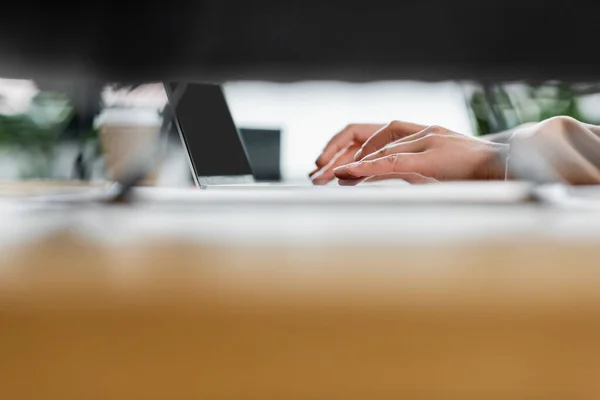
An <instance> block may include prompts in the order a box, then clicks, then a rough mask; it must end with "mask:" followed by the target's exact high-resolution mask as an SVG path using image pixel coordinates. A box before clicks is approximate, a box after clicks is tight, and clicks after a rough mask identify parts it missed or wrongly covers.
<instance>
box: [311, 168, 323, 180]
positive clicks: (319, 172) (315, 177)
mask: <svg viewBox="0 0 600 400" xmlns="http://www.w3.org/2000/svg"><path fill="white" fill-rule="evenodd" d="M321 175H323V171H322V170H320V171H317V172H315V174H314V175H313V176H311V177H310V178H311V179H312V180H313V181H314V180H315V179H318V178H319V177H320V176H321Z"/></svg>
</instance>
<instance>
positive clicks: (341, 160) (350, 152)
mask: <svg viewBox="0 0 600 400" xmlns="http://www.w3.org/2000/svg"><path fill="white" fill-rule="evenodd" d="M358 147H359V146H358V145H357V144H352V145H349V146H347V147H346V148H344V149H343V150H342V151H340V152H338V154H336V155H335V156H334V157H333V158H332V159H331V161H330V162H329V163H328V164H327V165H325V166H324V167H323V168H321V169H320V170H319V171H318V172H316V173H315V174H313V175H312V177H311V179H312V181H313V183H314V184H315V185H325V184H327V183H329V182H330V181H332V180H333V179H334V178H335V176H334V175H333V170H334V168H336V167H339V166H340V165H345V164H348V163H350V162H352V161H353V159H354V153H356V150H357V149H358Z"/></svg>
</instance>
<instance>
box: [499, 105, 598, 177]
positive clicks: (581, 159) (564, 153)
mask: <svg viewBox="0 0 600 400" xmlns="http://www.w3.org/2000/svg"><path fill="white" fill-rule="evenodd" d="M509 143H510V151H509V156H508V159H507V178H511V179H513V178H514V179H522V180H533V181H537V182H556V181H562V182H564V183H569V184H573V185H596V184H600V127H598V126H594V125H589V124H585V123H582V122H579V121H577V120H575V119H573V118H570V117H554V118H549V119H547V120H545V121H542V122H540V123H538V124H534V125H530V126H527V127H524V128H522V129H518V130H516V131H515V132H514V133H513V135H512V136H511V138H510V141H509Z"/></svg>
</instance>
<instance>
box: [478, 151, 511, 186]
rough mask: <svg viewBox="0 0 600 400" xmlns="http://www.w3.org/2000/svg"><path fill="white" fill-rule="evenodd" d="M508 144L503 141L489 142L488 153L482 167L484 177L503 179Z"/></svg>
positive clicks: (505, 175) (505, 176) (504, 176)
mask: <svg viewBox="0 0 600 400" xmlns="http://www.w3.org/2000/svg"><path fill="white" fill-rule="evenodd" d="M509 150H510V145H508V144H504V143H491V144H490V155H489V157H488V159H487V165H486V168H484V171H485V172H484V173H485V175H484V177H483V179H486V180H505V179H507V178H508V176H507V174H506V166H507V160H508V155H509Z"/></svg>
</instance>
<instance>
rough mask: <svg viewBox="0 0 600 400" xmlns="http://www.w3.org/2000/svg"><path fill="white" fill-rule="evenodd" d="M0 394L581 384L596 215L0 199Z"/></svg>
mask: <svg viewBox="0 0 600 400" xmlns="http://www.w3.org/2000/svg"><path fill="white" fill-rule="evenodd" d="M0 216H1V217H2V221H3V223H2V224H1V225H0V244H1V246H2V252H0V327H2V328H1V329H0V354H2V356H1V357H0V376H2V377H3V378H1V379H2V381H3V382H2V385H0V396H1V397H2V398H39V397H45V398H61V399H70V398H73V399H75V398H78V399H79V398H167V397H168V398H222V399H229V398H231V399H239V398H292V399H293V398H298V399H300V398H344V399H353V398H402V397H403V398H440V397H441V398H448V397H461V398H516V397H517V398H519V397H520V398H523V397H538V398H540V397H543V398H596V397H597V396H598V395H599V394H600V384H598V379H597V378H598V375H599V374H600V346H598V345H597V341H598V339H597V338H598V337H600V270H599V269H598V267H599V266H600V261H599V260H600V224H599V223H598V220H599V218H598V217H600V215H599V214H598V213H592V212H568V211H565V210H559V209H555V208H552V207H545V206H540V205H536V204H532V203H520V204H495V205H489V204H488V205H485V204H470V205H459V204H454V205H450V206H448V205H445V206H444V205H440V204H427V205H417V204H412V203H411V204H392V203H386V204H380V205H374V204H370V205H368V206H362V207H361V206H360V205H357V204H354V205H352V204H346V205H345V206H336V205H333V204H320V205H318V204H313V205H311V206H302V205H299V204H290V203H289V202H288V203H285V204H277V203H274V202H266V203H265V204H261V203H260V202H254V203H246V204H234V203H231V202H229V203H228V202H216V203H215V202H212V203H211V202H205V203H203V204H194V203H193V202H181V203H179V204H173V203H172V202H163V203H161V202H155V201H146V202H142V203H140V204H135V205H115V206H110V207H108V206H100V205H92V204H89V205H77V206H68V207H66V206H62V205H40V204H36V205H31V204H28V203H27V202H24V201H19V202H15V201H5V202H2V203H1V204H0Z"/></svg>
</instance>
